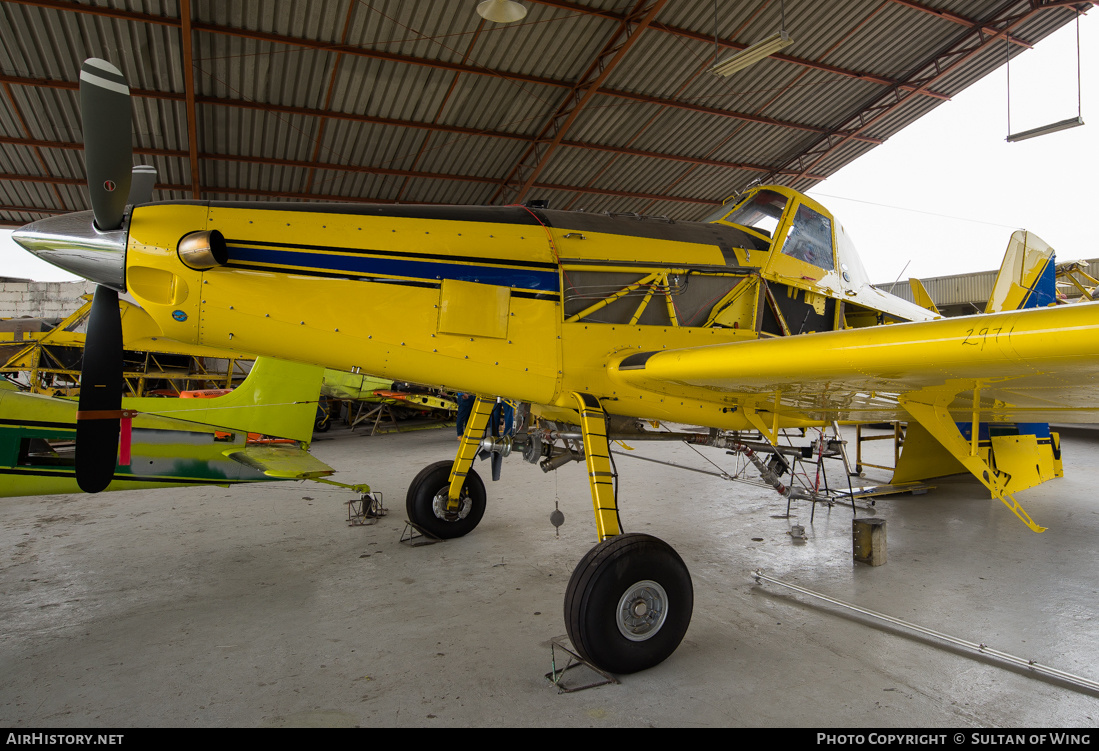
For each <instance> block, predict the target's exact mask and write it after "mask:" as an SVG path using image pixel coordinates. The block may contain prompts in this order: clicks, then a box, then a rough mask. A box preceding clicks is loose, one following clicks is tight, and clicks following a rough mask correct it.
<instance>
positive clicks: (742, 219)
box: [721, 190, 787, 237]
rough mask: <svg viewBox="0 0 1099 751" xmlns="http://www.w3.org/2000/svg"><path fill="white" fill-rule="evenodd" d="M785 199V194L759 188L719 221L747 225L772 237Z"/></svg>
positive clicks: (780, 216)
mask: <svg viewBox="0 0 1099 751" xmlns="http://www.w3.org/2000/svg"><path fill="white" fill-rule="evenodd" d="M786 200H787V199H786V196H784V195H782V194H781V193H776V192H775V191H773V190H761V191H759V192H757V193H754V194H753V195H751V196H749V197H748V198H745V199H744V200H743V201H741V202H740V203H738V204H737V205H736V208H734V209H733V210H732V211H731V212H729V213H728V214H727V215H726V216H725V217H724V218H722V219H721V221H723V222H728V223H730V224H739V225H740V226H741V227H749V228H750V229H754V230H755V231H756V232H759V233H761V234H764V235H766V236H767V237H774V234H775V228H776V227H778V223H779V221H780V220H781V219H782V212H783V211H785V210H786Z"/></svg>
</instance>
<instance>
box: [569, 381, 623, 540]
mask: <svg viewBox="0 0 1099 751" xmlns="http://www.w3.org/2000/svg"><path fill="white" fill-rule="evenodd" d="M573 397H575V399H576V402H577V404H578V405H579V406H580V429H581V430H582V431H583V432H584V462H585V464H587V467H588V485H589V486H590V487H591V500H592V506H593V507H594V509H595V528H596V531H597V532H598V534H599V542H603V541H604V540H606V539H607V538H608V537H614V536H616V535H619V534H621V533H622V530H621V529H619V527H618V502H617V499H616V498H615V497H614V470H613V468H612V467H611V447H610V444H609V443H608V442H607V413H606V412H604V411H603V407H601V406H600V405H599V400H598V399H596V398H595V397H594V396H592V395H591V394H573Z"/></svg>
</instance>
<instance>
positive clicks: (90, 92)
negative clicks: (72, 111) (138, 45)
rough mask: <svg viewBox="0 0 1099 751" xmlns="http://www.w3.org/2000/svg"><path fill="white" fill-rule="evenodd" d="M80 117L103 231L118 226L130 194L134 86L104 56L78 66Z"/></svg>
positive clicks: (94, 201) (90, 188) (95, 209)
mask: <svg viewBox="0 0 1099 751" xmlns="http://www.w3.org/2000/svg"><path fill="white" fill-rule="evenodd" d="M80 116H81V119H82V120H83V129H84V164H85V167H86V168H87V172H88V192H89V193H90V194H91V200H92V212H93V213H94V214H95V223H96V225H97V226H98V227H99V229H101V230H105V231H109V230H113V229H118V228H119V227H121V226H122V216H123V214H124V213H125V211H126V199H127V197H128V196H129V194H130V182H131V176H130V166H131V165H132V164H133V140H132V135H131V132H130V87H129V86H127V85H126V79H125V78H123V77H122V73H121V71H119V70H118V68H116V67H114V66H113V65H111V64H110V63H109V62H107V61H106V60H100V59H98V58H94V57H93V58H89V59H88V60H85V61H84V64H83V65H82V66H81V67H80Z"/></svg>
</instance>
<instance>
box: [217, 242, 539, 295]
mask: <svg viewBox="0 0 1099 751" xmlns="http://www.w3.org/2000/svg"><path fill="white" fill-rule="evenodd" d="M234 262H237V263H263V264H276V265H279V266H296V267H299V268H303V269H308V270H310V271H327V272H332V273H353V274H362V275H366V276H370V275H381V276H400V277H408V278H412V279H426V280H431V281H439V280H442V279H456V280H460V281H464V282H480V283H481V284H498V285H500V286H503V287H518V288H520V289H535V290H544V291H547V292H557V291H558V290H559V284H558V277H557V272H555V271H535V270H533V269H519V268H498V267H495V266H479V265H470V264H465V263H439V262H435V261H412V260H405V259H400V258H378V257H375V256H366V255H356V256H347V255H335V254H331V253H310V252H307V251H297V250H271V249H269V248H250V247H244V246H239V245H230V246H229V263H230V265H231V264H232V263H234ZM501 263H506V261H501Z"/></svg>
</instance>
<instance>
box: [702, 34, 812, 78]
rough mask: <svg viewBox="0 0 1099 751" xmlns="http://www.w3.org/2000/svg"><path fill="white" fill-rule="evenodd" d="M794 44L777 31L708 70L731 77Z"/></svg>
mask: <svg viewBox="0 0 1099 751" xmlns="http://www.w3.org/2000/svg"><path fill="white" fill-rule="evenodd" d="M793 43H794V40H793V39H791V38H790V35H789V34H787V33H786V32H785V31H778V32H775V33H774V34H772V35H771V36H769V37H767V38H766V39H763V40H761V41H758V42H756V43H755V44H753V45H752V46H751V47H746V48H744V49H742V50H741V51H740V52H738V53H736V54H735V55H733V56H732V57H730V58H729V59H727V60H722V61H721V62H720V63H718V64H717V65H715V66H714V67H713V68H711V69H710V70H711V71H713V72H714V73H715V74H717V75H719V76H731V75H732V74H734V73H736V72H737V71H738V70H744V69H745V68H747V67H748V66H749V65H755V64H756V63H758V62H759V61H760V60H762V59H763V58H765V57H770V56H771V55H773V54H775V53H776V52H778V51H779V50H781V49H782V48H783V47H789V46H790V45H791V44H793Z"/></svg>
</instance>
